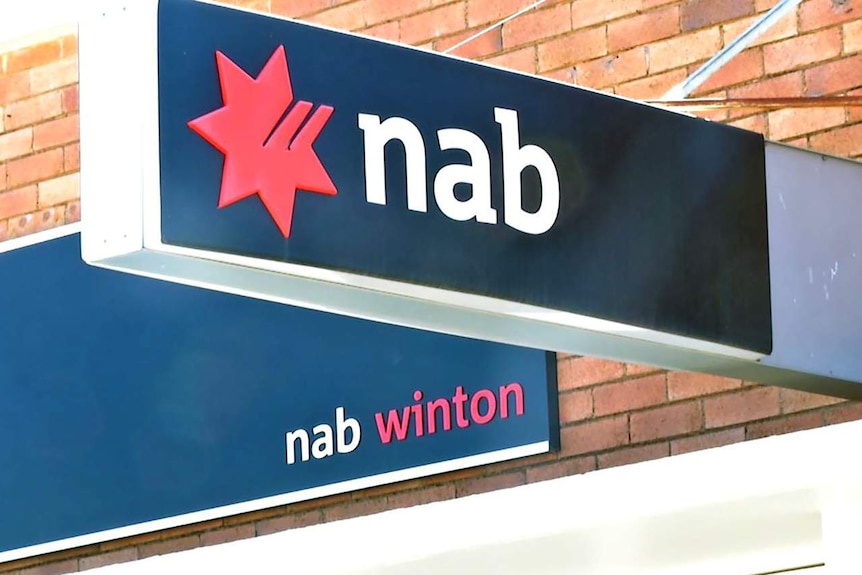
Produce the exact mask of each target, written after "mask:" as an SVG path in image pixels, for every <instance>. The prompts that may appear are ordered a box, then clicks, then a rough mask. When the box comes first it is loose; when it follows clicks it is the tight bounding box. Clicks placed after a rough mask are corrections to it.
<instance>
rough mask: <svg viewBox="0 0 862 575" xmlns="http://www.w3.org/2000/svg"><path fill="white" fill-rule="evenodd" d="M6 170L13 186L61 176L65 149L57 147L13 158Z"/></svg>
mask: <svg viewBox="0 0 862 575" xmlns="http://www.w3.org/2000/svg"><path fill="white" fill-rule="evenodd" d="M6 171H7V181H8V185H9V187H11V188H15V187H18V186H20V185H23V184H27V183H30V182H38V181H40V180H47V179H49V178H53V177H54V176H59V175H60V174H61V173H62V172H63V150H61V149H56V148H55V149H53V150H48V151H47V152H40V153H38V154H34V155H32V156H27V157H26V158H20V159H17V160H12V161H10V162H9V163H8V164H7V165H6Z"/></svg>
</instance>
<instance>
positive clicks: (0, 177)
mask: <svg viewBox="0 0 862 575" xmlns="http://www.w3.org/2000/svg"><path fill="white" fill-rule="evenodd" d="M5 189H6V164H4V163H2V162H0V191H3V190H5Z"/></svg>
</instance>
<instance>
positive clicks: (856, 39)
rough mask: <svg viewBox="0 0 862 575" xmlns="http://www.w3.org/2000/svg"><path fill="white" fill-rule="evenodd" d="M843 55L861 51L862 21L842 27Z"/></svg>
mask: <svg viewBox="0 0 862 575" xmlns="http://www.w3.org/2000/svg"><path fill="white" fill-rule="evenodd" d="M842 36H843V37H844V53H845V54H852V53H854V52H859V51H862V20H855V21H853V22H848V23H847V24H845V25H844V30H843V33H842Z"/></svg>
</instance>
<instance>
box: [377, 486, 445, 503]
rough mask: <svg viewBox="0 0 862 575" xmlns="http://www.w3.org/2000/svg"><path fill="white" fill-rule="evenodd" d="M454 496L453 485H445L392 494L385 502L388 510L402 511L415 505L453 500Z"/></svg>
mask: <svg viewBox="0 0 862 575" xmlns="http://www.w3.org/2000/svg"><path fill="white" fill-rule="evenodd" d="M455 495H456V488H455V485H453V484H451V483H447V484H443V485H434V486H432V487H424V488H422V489H413V490H410V491H402V492H400V493H393V494H392V495H390V496H389V497H388V498H387V500H388V503H389V508H390V509H402V508H404V507H414V506H416V505H427V504H428V503H434V502H435V501H446V500H449V499H454V498H455Z"/></svg>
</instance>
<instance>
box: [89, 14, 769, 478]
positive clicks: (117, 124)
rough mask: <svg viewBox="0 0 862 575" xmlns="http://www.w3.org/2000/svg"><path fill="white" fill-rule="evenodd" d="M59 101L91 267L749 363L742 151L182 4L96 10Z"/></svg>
mask: <svg viewBox="0 0 862 575" xmlns="http://www.w3.org/2000/svg"><path fill="white" fill-rule="evenodd" d="M112 45H115V46H116V49H111V48H109V46H112ZM120 46H121V47H122V48H120ZM81 99H82V104H81V106H82V117H83V118H84V122H83V123H82V135H81V138H82V154H83V155H82V165H83V172H82V173H83V176H82V193H83V198H82V201H83V203H84V206H85V207H84V208H83V210H82V211H83V214H84V218H85V220H84V229H83V255H84V259H85V260H86V261H88V262H89V263H92V264H95V265H99V266H103V267H109V268H114V269H120V270H124V271H129V272H132V273H140V274H144V275H150V276H154V277H159V278H163V279H169V280H173V281H179V282H182V283H188V284H192V285H197V286H203V287H207V288H211V289H217V290H222V291H228V292H233V293H239V294H242V295H246V296H251V297H258V298H263V299H268V300H273V301H278V302H282V303H289V304H294V305H300V306H304V307H310V308H314V309H321V310H325V311H331V312H336V313H341V314H346V315H351V316H356V317H362V318H368V319H373V320H376V321H383V322H389V323H396V324H400V325H406V326H410V327H418V328H423V329H429V330H434V331H441V332H447V333H454V334H459V335H466V336H470V337H476V338H481V339H488V340H496V341H501V342H507V343H515V344H519V345H526V346H531V347H536V348H543V349H553V350H560V351H569V352H573V353H581V354H593V355H601V356H606V357H607V356H611V357H624V358H625V359H626V360H628V361H642V362H647V363H653V364H659V365H667V366H669V367H678V368H687V369H697V368H701V369H707V368H709V367H710V366H713V365H716V364H717V363H720V362H721V360H722V358H726V359H727V358H731V359H734V360H740V359H743V360H756V359H758V358H761V357H763V356H765V355H768V354H769V353H770V351H771V349H772V332H771V315H770V314H771V308H770V284H769V258H768V250H767V230H766V191H765V190H766V184H765V170H764V142H763V138H762V137H761V136H759V135H757V134H754V133H751V132H745V131H743V130H739V129H736V128H733V127H729V126H723V125H718V124H713V123H710V122H707V121H703V120H699V119H695V118H691V117H688V116H683V115H680V114H675V113H671V112H668V111H666V110H661V109H657V108H653V107H649V106H646V105H643V104H639V103H635V102H632V101H628V100H624V99H621V98H618V97H615V96H611V95H605V94H600V93H596V92H591V91H587V90H583V89H579V88H576V87H573V86H569V85H564V84H561V83H557V82H552V81H547V80H543V79H539V78H534V77H530V76H525V75H522V74H517V73H513V72H508V71H504V70H500V69H497V68H493V67H490V66H486V65H482V64H477V63H472V62H466V61H463V60H459V59H457V58H451V57H444V56H441V55H439V54H434V53H431V52H426V51H422V50H417V49H413V48H409V47H405V46H398V45H395V44H391V43H388V42H383V41H379V40H373V39H369V38H364V37H361V36H357V35H353V34H347V33H343V32H338V31H334V30H329V29H325V28H321V27H318V26H314V25H309V24H305V23H300V22H294V21H291V20H288V19H283V18H277V17H273V16H269V15H263V14H257V13H253V12H248V11H244V10H240V9H236V8H231V7H225V6H219V5H215V4H212V3H209V2H201V1H194V0H161V1H159V2H157V1H155V0H148V1H147V2H128V3H123V2H114V1H112V2H109V3H106V4H105V8H104V10H101V11H99V13H98V14H95V15H94V16H93V17H92V18H90V19H89V20H88V21H87V22H86V23H85V24H84V26H83V28H82V33H81ZM123 118H133V119H134V121H123V120H122V119H123ZM130 150H140V154H134V153H130ZM669 350H670V351H669ZM704 358H705V359H704ZM701 360H704V361H706V362H707V363H709V364H710V365H709V366H707V365H703V364H702V361H701ZM699 362H700V363H699ZM498 392H499V390H497V391H495V393H498ZM417 401H418V400H417ZM347 409H348V410H347V412H346V415H345V417H349V408H347ZM417 413H423V412H422V411H418V412H417ZM336 421H337V418H336V419H333V424H334V423H335V422H336ZM345 421H347V420H345ZM333 429H335V427H333ZM363 432H365V431H364V430H363ZM295 440H296V442H297V443H296V445H301V446H304V445H305V444H304V443H302V435H301V434H299V435H297V436H296V437H295ZM347 445H349V442H348V444H347ZM337 447H338V446H337V445H336V443H333V444H332V446H328V447H326V451H327V452H328V450H330V448H331V449H334V453H337V451H338V449H337ZM321 449H323V448H321ZM309 452H310V453H313V452H314V448H313V445H311V446H310V447H309ZM297 461H299V458H297Z"/></svg>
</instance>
